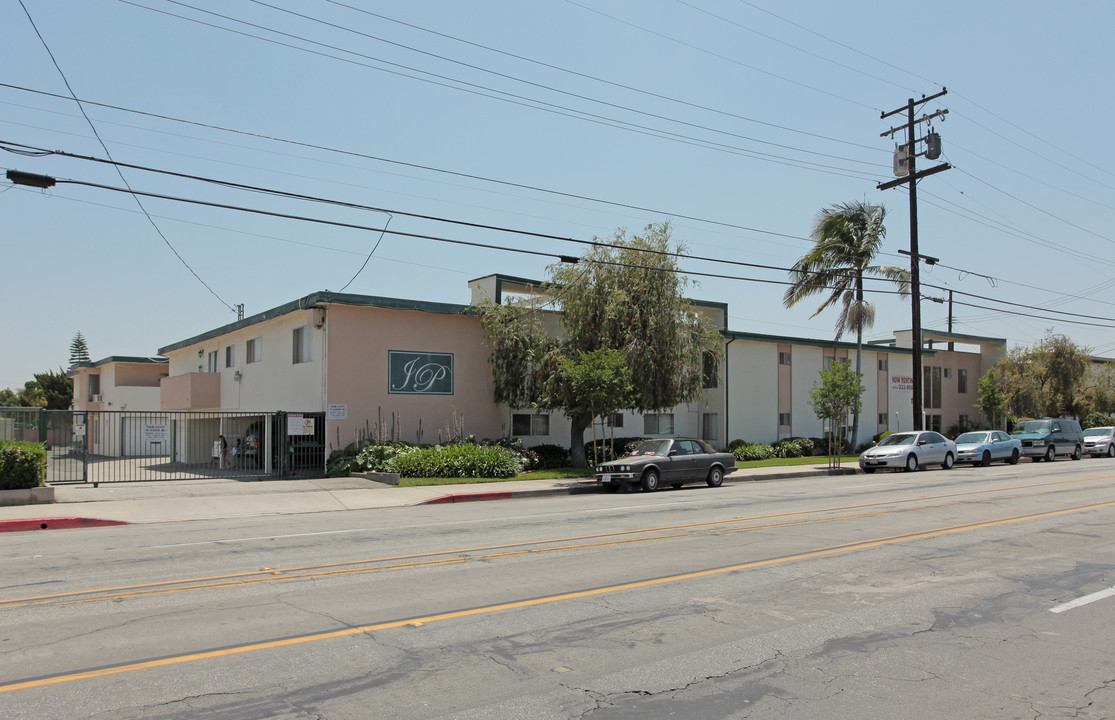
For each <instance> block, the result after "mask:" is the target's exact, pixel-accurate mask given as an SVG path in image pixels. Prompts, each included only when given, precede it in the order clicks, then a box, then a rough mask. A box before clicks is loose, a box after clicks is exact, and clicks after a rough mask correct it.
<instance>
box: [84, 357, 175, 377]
mask: <svg viewBox="0 0 1115 720" xmlns="http://www.w3.org/2000/svg"><path fill="white" fill-rule="evenodd" d="M109 363H132V364H135V365H168V364H170V360H168V359H167V358H165V357H150V356H148V357H140V356H138V355H109V356H108V357H106V358H102V359H100V360H97V361H96V362H92V361H90V362H79V363H74V364H73V365H71V366H70V369H69V370H67V371H66V376H67V377H72V376H74V375H77V369H78V368H94V367H100V366H102V365H108V364H109Z"/></svg>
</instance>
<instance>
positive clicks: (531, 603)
mask: <svg viewBox="0 0 1115 720" xmlns="http://www.w3.org/2000/svg"><path fill="white" fill-rule="evenodd" d="M1112 506H1115V501H1112V502H1105V503H1097V504H1094V505H1085V506H1082V507H1075V508H1066V509H1063V510H1052V511H1049V512H1043V513H1036V514H1033V515H1018V516H1014V517H1005V518H998V519H994V520H984V521H979V522H973V523H966V524H962V525H951V526H948V527H941V528H934V529H931V530H923V531H920V532H912V533H906V534H903V535H891V536H887V537H880V538H874V539H871V540H862V541H859V542H854V543H848V544H846V545H836V546H831V547H825V548H817V549H815V550H809V551H806V552H802V553H797V554H795V555H786V556H782V557H775V558H767V559H765V560H755V561H752V562H747V563H740V564H738V565H729V566H726V567H719V568H710V569H706V570H696V571H693V572H688V573H683V574H680V575H670V576H667V577H660V578H652V579H649V580H638V581H635V582H629V583H622V584H619V585H609V586H607V587H601V588H593V589H589V590H578V591H574V592H568V593H560V594H557V595H548V596H546V597H540V598H532V599H529V600H519V601H515V602H509V603H500V604H496V605H487V606H484V607H479V608H472V609H470V610H455V611H452V612H446V613H439V614H436V615H426V616H421V617H414V618H409V619H406V620H394V621H390V622H384V623H376V624H372V625H362V626H360V627H353V628H345V629H343V630H334V631H331V632H323V633H313V634H309V635H300V636H297V637H291V638H284V639H281V640H270V641H266V642H259V643H249V644H245V645H238V646H235V647H230V648H222V649H219V650H208V651H204V652H196V653H187V654H184V655H175V656H172V657H166V658H160V659H157V660H145V661H142V662H135V663H127V664H123V665H115V666H112V667H105V668H97V669H93V670H85V671H81V672H74V673H63V674H59V675H53V676H50V677H43V678H36V679H32V680H23V681H18V682H13V683H8V684H5V685H0V693H6V692H11V691H13V690H24V689H28V688H36V687H45V686H48V685H57V684H60V683H67V682H75V681H77V680H89V679H93V678H100V677H107V676H109V675H119V674H121V673H128V672H135V671H139V670H149V669H152V668H160V667H169V666H172V665H180V664H183V663H190V662H197V661H200V660H209V659H213V658H220V657H231V656H233V655H242V654H244V653H250V652H257V651H260V650H271V649H275V648H283V647H291V646H294V645H301V644H304V643H311V642H318V641H322V640H333V639H336V638H343V637H351V636H353V635H361V634H364V633H370V632H379V631H383V630H391V629H394V628H400V627H405V626H407V625H429V624H431V623H436V622H445V621H448V620H457V619H460V618H466V617H473V616H477V615H486V614H489V613H494V612H502V611H506V610H515V609H519V608H527V607H535V606H539V605H546V604H549V603H554V602H563V601H567V600H578V599H582V598H588V597H594V596H598V595H606V594H610V593H615V592H623V591H626V590H635V589H640V588H647V587H653V586H655V585H665V584H667V583H675V582H681V581H685V580H696V579H699V578H706V577H712V576H715V575H723V574H726V573H732V572H738V571H741V570H750V569H754V568H759V567H767V566H771V565H778V564H782V563H788V562H795V561H799V560H808V559H812V558H819V557H825V556H829V555H836V554H839V553H846V552H852V551H856V550H866V549H869V548H875V547H881V546H884V545H893V544H897V543H904V542H910V541H915V540H925V539H928V538H934V537H941V536H944V535H950V534H954V533H961V532H969V531H972V530H981V529H984V528H991V527H997V526H1001V525H1011V524H1016V523H1022V522H1029V521H1033V520H1041V519H1045V518H1051V517H1058V516H1062V515H1069V514H1072V513H1079V512H1087V511H1090V510H1098V509H1101V508H1108V507H1112Z"/></svg>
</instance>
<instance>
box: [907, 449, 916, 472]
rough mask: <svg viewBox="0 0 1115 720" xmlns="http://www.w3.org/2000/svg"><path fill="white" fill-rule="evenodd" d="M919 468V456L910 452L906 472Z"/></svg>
mask: <svg viewBox="0 0 1115 720" xmlns="http://www.w3.org/2000/svg"><path fill="white" fill-rule="evenodd" d="M917 469H918V456H917V455H915V454H913V453H910V454H909V455H907V456H906V472H913V471H915V470H917Z"/></svg>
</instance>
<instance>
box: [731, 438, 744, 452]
mask: <svg viewBox="0 0 1115 720" xmlns="http://www.w3.org/2000/svg"><path fill="white" fill-rule="evenodd" d="M748 444H749V443H748V442H747V441H746V440H740V439H739V438H736V439H735V440H733V441H732V442H730V443H728V452H735V451H736V448H738V447H741V446H743V445H748Z"/></svg>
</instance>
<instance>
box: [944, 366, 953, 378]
mask: <svg viewBox="0 0 1115 720" xmlns="http://www.w3.org/2000/svg"><path fill="white" fill-rule="evenodd" d="M951 377H952V368H945V380H948V379H949V378H951Z"/></svg>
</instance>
